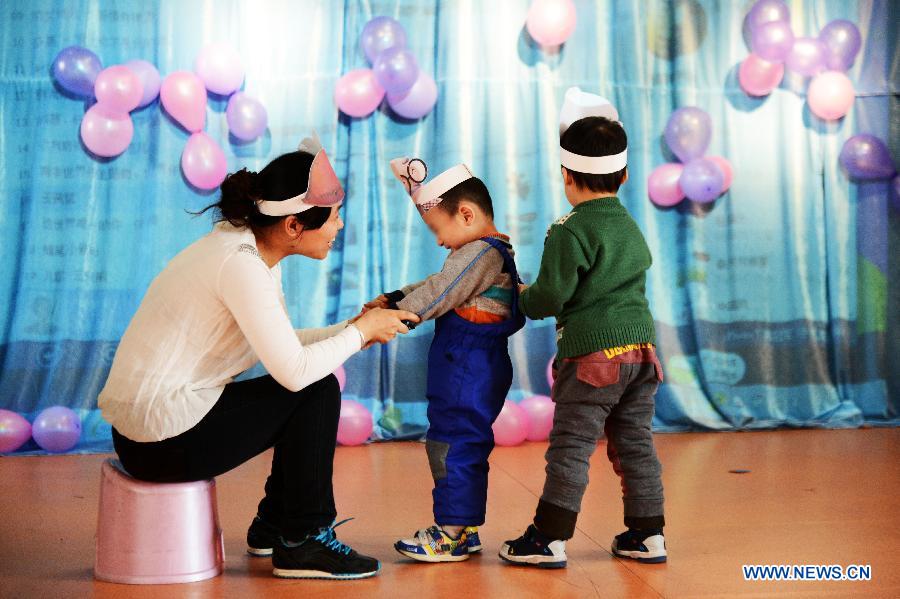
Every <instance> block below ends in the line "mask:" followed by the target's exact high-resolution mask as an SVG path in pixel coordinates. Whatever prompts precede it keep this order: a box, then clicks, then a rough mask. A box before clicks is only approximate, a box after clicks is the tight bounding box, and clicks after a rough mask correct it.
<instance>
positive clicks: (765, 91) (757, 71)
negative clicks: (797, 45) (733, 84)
mask: <svg viewBox="0 0 900 599" xmlns="http://www.w3.org/2000/svg"><path fill="white" fill-rule="evenodd" d="M783 78H784V63H780V62H769V61H768V60H763V59H762V58H760V57H759V56H757V55H756V54H751V55H749V56H748V57H747V58H745V59H744V61H743V62H742V63H741V66H740V68H739V69H738V83H740V85H741V89H742V90H744V91H745V92H746V93H747V94H749V95H751V96H768V95H769V94H770V93H772V90H773V89H775V88H776V87H778V85H779V84H780V83H781V80H782V79H783Z"/></svg>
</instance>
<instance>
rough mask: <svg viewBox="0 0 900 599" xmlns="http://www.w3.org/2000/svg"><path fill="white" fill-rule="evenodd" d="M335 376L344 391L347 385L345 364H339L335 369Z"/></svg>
mask: <svg viewBox="0 0 900 599" xmlns="http://www.w3.org/2000/svg"><path fill="white" fill-rule="evenodd" d="M334 376H335V378H336V379H337V380H338V387H340V389H341V391H343V390H344V387H346V386H347V371H346V370H344V367H343V366H338V369H337V370H335V371H334Z"/></svg>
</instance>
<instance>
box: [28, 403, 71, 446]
mask: <svg viewBox="0 0 900 599" xmlns="http://www.w3.org/2000/svg"><path fill="white" fill-rule="evenodd" d="M32 435H33V436H34V440H35V442H37V444H38V445H40V446H41V448H42V449H45V450H46V451H49V452H51V453H63V452H64V451H69V450H70V449H72V448H73V447H75V444H76V443H78V438H79V437H81V419H80V418H79V417H78V414H76V413H75V412H73V411H72V410H70V409H69V408H66V407H63V406H53V407H50V408H47V409H46V410H44V411H43V412H41V413H40V414H38V415H37V418H35V419H34V426H32Z"/></svg>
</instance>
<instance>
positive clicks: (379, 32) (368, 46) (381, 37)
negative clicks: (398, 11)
mask: <svg viewBox="0 0 900 599" xmlns="http://www.w3.org/2000/svg"><path fill="white" fill-rule="evenodd" d="M359 43H360V45H361V46H362V49H363V53H364V54H365V55H366V58H367V59H368V61H369V63H370V64H374V63H375V59H376V58H378V55H379V54H381V53H382V52H383V51H385V50H387V49H388V48H395V47H396V48H405V47H406V31H405V30H404V29H403V25H401V24H400V23H398V22H397V21H395V20H394V19H392V18H390V17H375V18H374V19H372V20H371V21H369V22H368V23H366V26H365V27H363V30H362V35H361V36H360V39H359Z"/></svg>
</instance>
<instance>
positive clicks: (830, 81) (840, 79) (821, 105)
mask: <svg viewBox="0 0 900 599" xmlns="http://www.w3.org/2000/svg"><path fill="white" fill-rule="evenodd" d="M855 99H856V92H855V91H854V90H853V83H851V81H850V79H849V78H848V77H847V75H845V74H844V73H841V72H840V71H825V72H824V73H820V74H818V75H816V76H815V77H814V78H813V80H812V81H811V82H810V84H809V88H808V89H807V90H806V101H807V102H808V103H809V109H810V110H811V111H812V113H813V114H814V115H816V116H817V117H819V118H820V119H824V120H826V121H834V120H837V119H839V118H841V117H843V116H844V115H846V114H847V113H848V112H849V111H850V107H851V106H853V101H854V100H855Z"/></svg>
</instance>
